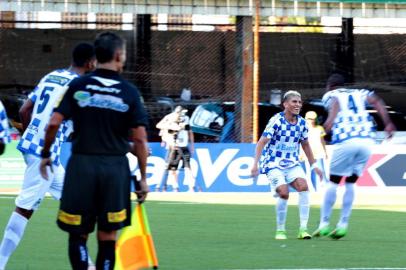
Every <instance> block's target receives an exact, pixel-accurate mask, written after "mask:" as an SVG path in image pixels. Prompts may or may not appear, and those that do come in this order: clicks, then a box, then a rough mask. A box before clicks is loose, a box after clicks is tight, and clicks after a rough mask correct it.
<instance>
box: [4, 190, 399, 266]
mask: <svg viewBox="0 0 406 270" xmlns="http://www.w3.org/2000/svg"><path fill="white" fill-rule="evenodd" d="M57 207H58V204H57V202H55V201H52V200H51V199H46V200H45V201H44V203H43V204H42V205H41V208H40V210H39V211H38V212H37V213H35V214H34V216H33V218H32V220H31V221H30V224H29V225H28V227H27V230H26V234H25V237H24V238H23V240H22V242H21V244H20V246H19V247H18V249H17V251H16V252H15V253H14V255H13V256H12V258H11V259H10V261H9V264H8V267H9V268H8V269H17V270H28V269H30V270H34V269H35V270H36V269H38V270H39V269H41V270H43V269H58V270H64V269H69V262H68V258H67V251H66V246H67V235H66V233H64V232H62V231H60V230H59V229H58V228H57V227H56V225H55V214H56V210H57ZM13 208H14V203H13V199H12V198H10V199H4V198H2V199H0V230H1V231H3V228H4V226H5V225H6V223H7V220H8V217H9V214H10V213H11V211H12V210H13ZM146 208H147V213H148V218H149V222H150V226H151V230H152V234H153V237H154V242H155V246H156V249H157V253H158V258H159V262H160V269H164V270H178V269H179V270H183V269H185V270H186V269H188V270H200V269H201V270H203V269H210V270H214V269H268V268H291V269H295V268H362V267H370V268H388V267H405V264H406V263H405V259H404V258H405V239H406V230H405V229H404V228H405V227H404V224H405V220H406V213H401V212H389V211H376V210H354V211H353V215H352V220H351V223H350V230H349V234H348V235H347V236H346V237H344V238H343V239H341V240H338V241H333V240H330V239H327V238H322V239H313V240H309V241H304V240H297V239H295V237H296V234H297V229H298V213H297V208H296V207H291V208H289V216H288V223H287V226H288V237H289V239H288V240H286V241H276V240H274V239H273V236H274V230H275V226H274V224H275V215H274V207H273V206H264V205H218V204H217V205H214V204H178V203H165V202H147V204H146ZM318 214H319V210H318V209H316V208H314V209H312V212H311V222H310V224H309V227H310V228H311V229H315V227H316V224H317V220H318ZM338 214H339V213H338V211H336V212H334V217H336V218H337V216H338ZM90 240H91V241H90V243H89V248H90V252H91V254H92V256H93V258H95V252H96V244H95V240H94V235H92V237H91V239H90Z"/></svg>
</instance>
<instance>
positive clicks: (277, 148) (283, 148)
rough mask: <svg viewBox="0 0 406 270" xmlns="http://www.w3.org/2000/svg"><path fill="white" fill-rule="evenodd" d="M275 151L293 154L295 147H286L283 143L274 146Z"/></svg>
mask: <svg viewBox="0 0 406 270" xmlns="http://www.w3.org/2000/svg"><path fill="white" fill-rule="evenodd" d="M276 150H278V151H289V152H293V151H297V146H296V145H288V144H284V143H279V144H278V145H277V146H276Z"/></svg>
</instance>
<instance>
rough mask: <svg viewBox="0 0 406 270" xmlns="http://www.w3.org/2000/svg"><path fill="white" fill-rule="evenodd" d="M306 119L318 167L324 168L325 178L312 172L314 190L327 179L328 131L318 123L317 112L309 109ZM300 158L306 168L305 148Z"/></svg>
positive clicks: (309, 138)
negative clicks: (325, 138) (320, 177)
mask: <svg viewBox="0 0 406 270" xmlns="http://www.w3.org/2000/svg"><path fill="white" fill-rule="evenodd" d="M305 119H306V123H307V126H308V127H309V131H308V140H309V143H310V146H311V148H312V152H313V157H314V159H315V160H316V164H317V167H318V168H320V169H322V171H323V179H318V177H317V174H316V173H315V172H314V171H311V172H310V180H311V182H312V186H313V188H314V190H317V189H318V188H319V186H320V184H321V183H323V182H325V181H327V176H326V173H325V172H326V170H325V169H326V166H325V164H326V161H327V159H328V154H327V149H326V141H325V140H324V137H325V136H326V132H325V130H324V128H323V126H321V125H318V123H317V113H316V112H314V111H308V112H307V113H306V114H305ZM300 160H301V164H302V167H303V168H304V169H305V170H306V165H305V163H306V158H305V155H304V153H303V149H301V154H300Z"/></svg>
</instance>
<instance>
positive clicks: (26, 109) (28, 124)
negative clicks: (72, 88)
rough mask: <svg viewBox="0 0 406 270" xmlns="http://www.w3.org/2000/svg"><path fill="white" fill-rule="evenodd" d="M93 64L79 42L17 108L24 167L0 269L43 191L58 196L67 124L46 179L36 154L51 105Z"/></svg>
mask: <svg viewBox="0 0 406 270" xmlns="http://www.w3.org/2000/svg"><path fill="white" fill-rule="evenodd" d="M94 66H95V55H94V49H93V46H92V45H91V44H87V43H80V44H78V45H77V46H76V47H75V48H74V49H73V51H72V64H71V66H70V67H69V68H68V69H58V70H55V71H53V72H51V73H49V74H47V75H46V76H45V77H43V78H42V79H41V81H40V82H39V84H38V86H37V87H36V88H35V89H34V91H32V92H31V94H30V95H29V96H28V99H27V100H26V101H25V103H24V104H23V106H22V107H21V108H20V112H19V113H20V118H21V121H22V127H23V132H24V133H23V136H22V137H21V140H20V142H19V144H18V146H17V149H18V150H20V151H21V152H22V154H23V156H24V161H25V163H26V165H27V168H26V170H25V173H24V181H23V186H22V189H21V192H20V194H19V195H18V196H17V198H16V200H15V204H16V208H15V210H14V212H13V213H12V214H11V217H10V219H9V221H8V224H7V226H6V228H5V231H4V237H3V241H2V242H1V245H0V269H1V270H2V269H4V268H5V266H6V263H7V261H8V259H9V257H10V256H11V254H12V253H13V252H14V250H15V249H16V248H17V246H18V244H19V242H20V240H21V238H22V237H23V234H24V230H25V227H26V226H27V223H28V220H29V219H30V218H31V216H32V214H33V213H34V211H35V210H37V209H38V207H39V205H40V203H41V201H42V200H43V198H44V196H45V193H46V192H49V193H51V195H52V196H53V197H54V198H55V199H57V200H59V199H60V197H61V192H62V187H63V178H64V175H65V169H64V168H63V167H62V165H61V163H60V159H59V155H60V151H61V145H62V143H63V142H64V141H65V140H66V138H67V137H68V136H69V134H70V132H71V131H72V126H71V123H69V122H64V123H62V125H61V126H60V128H59V130H58V134H57V139H56V141H55V143H54V144H53V145H52V148H51V150H52V151H51V153H50V154H52V159H53V163H52V168H53V173H52V175H50V177H49V179H48V181H46V180H45V179H44V178H43V177H42V176H41V174H40V171H39V164H40V161H41V158H40V154H41V151H42V148H43V146H44V135H45V128H46V126H47V124H48V121H49V118H50V116H51V113H52V111H53V109H54V107H55V104H56V103H58V102H59V101H60V99H61V98H62V96H63V95H64V93H65V91H66V89H67V88H68V85H69V84H70V82H71V81H72V80H73V79H74V78H76V77H78V76H80V75H83V74H84V73H86V72H88V71H91V70H93V69H94Z"/></svg>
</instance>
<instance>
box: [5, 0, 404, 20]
mask: <svg viewBox="0 0 406 270" xmlns="http://www.w3.org/2000/svg"><path fill="white" fill-rule="evenodd" d="M255 2H256V1H255V0H1V1H0V11H16V12H27V11H34V12H35V11H59V12H83V13H88V12H93V13H133V14H159V13H165V14H206V15H217V14H221V15H225V14H228V15H240V16H251V15H253V14H254V13H255ZM259 2H260V14H261V16H304V17H320V16H331V17H364V18H406V0H319V1H317V0H262V1H259Z"/></svg>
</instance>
